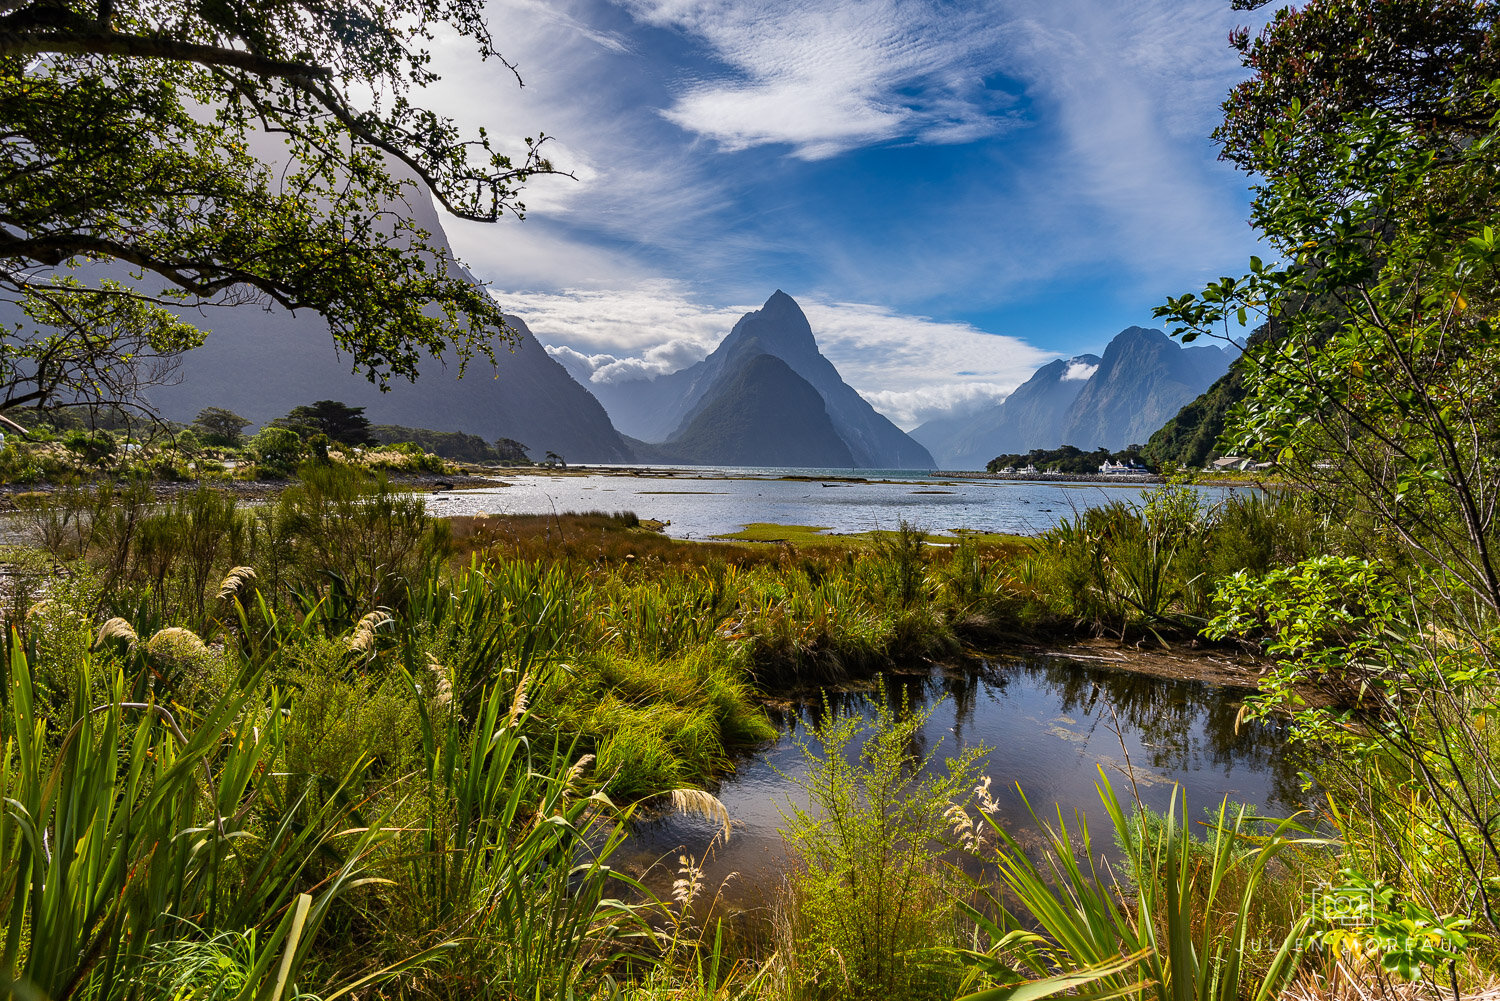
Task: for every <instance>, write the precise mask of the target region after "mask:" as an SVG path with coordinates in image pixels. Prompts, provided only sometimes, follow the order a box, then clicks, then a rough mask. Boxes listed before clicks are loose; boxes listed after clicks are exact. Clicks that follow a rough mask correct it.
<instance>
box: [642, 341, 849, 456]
mask: <svg viewBox="0 0 1500 1001" xmlns="http://www.w3.org/2000/svg"><path fill="white" fill-rule="evenodd" d="M658 448H659V450H660V451H661V452H663V453H665V455H666V456H667V457H668V461H674V462H685V463H724V464H726V465H732V466H827V467H835V468H847V467H849V466H852V465H854V456H853V455H852V454H851V453H850V451H849V446H848V445H846V444H845V443H844V440H843V439H842V438H840V437H839V433H838V431H836V430H835V429H834V426H833V421H832V420H831V419H830V418H829V416H828V409H827V407H825V406H824V404H823V397H822V396H821V395H819V393H818V391H817V390H816V389H814V388H813V386H812V384H811V383H809V382H808V381H807V380H806V379H803V378H802V377H801V376H799V375H798V374H797V373H796V372H794V371H792V368H791V366H790V365H788V364H787V363H786V362H784V361H782V360H781V359H780V358H777V357H776V356H774V355H769V354H757V355H755V356H754V357H752V358H749V359H748V360H746V361H745V363H744V364H742V365H737V366H735V367H734V368H733V369H731V370H730V371H729V372H727V373H726V374H725V377H724V379H722V380H721V381H720V382H719V383H718V384H717V385H716V386H714V387H713V388H712V389H711V390H710V391H709V394H708V395H707V396H705V397H704V398H703V400H702V402H701V404H700V405H699V406H698V408H697V409H695V410H694V411H693V413H692V414H691V415H690V416H689V417H688V419H687V421H686V422H685V423H684V425H683V426H682V428H681V429H680V430H679V431H678V432H677V433H676V434H674V435H673V436H672V437H671V438H669V439H667V441H665V442H663V443H662V444H661V445H660V446H658Z"/></svg>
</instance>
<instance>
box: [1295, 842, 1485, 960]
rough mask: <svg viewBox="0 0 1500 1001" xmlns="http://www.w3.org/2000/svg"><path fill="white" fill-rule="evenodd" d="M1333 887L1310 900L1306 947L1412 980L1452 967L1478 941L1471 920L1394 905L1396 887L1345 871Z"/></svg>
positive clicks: (1411, 903)
mask: <svg viewBox="0 0 1500 1001" xmlns="http://www.w3.org/2000/svg"><path fill="white" fill-rule="evenodd" d="M1339 877H1340V878H1339V880H1338V883H1337V885H1331V886H1325V887H1323V888H1321V889H1320V890H1319V892H1318V894H1317V895H1316V898H1315V900H1314V903H1315V905H1316V906H1315V907H1314V908H1313V911H1312V914H1311V922H1310V927H1309V929H1308V936H1307V944H1308V945H1313V946H1320V947H1322V948H1324V949H1327V950H1329V951H1330V952H1332V953H1333V954H1334V955H1339V956H1344V957H1349V958H1352V959H1353V960H1355V961H1356V962H1363V961H1365V960H1367V959H1369V958H1374V959H1375V960H1376V961H1377V962H1378V963H1379V964H1380V967H1381V969H1383V970H1385V971H1387V972H1390V973H1395V974H1397V975H1398V976H1400V977H1401V979H1403V980H1416V979H1418V978H1419V977H1420V976H1422V973H1423V967H1429V968H1430V967H1436V966H1440V965H1446V964H1448V963H1450V962H1451V961H1452V960H1453V959H1454V958H1455V957H1457V956H1460V955H1462V954H1463V953H1464V952H1466V951H1467V950H1468V948H1469V945H1470V942H1471V940H1472V939H1474V938H1476V937H1481V938H1482V937H1483V936H1474V935H1472V934H1471V933H1468V931H1467V929H1468V928H1469V926H1470V925H1472V924H1473V921H1471V920H1470V919H1469V918H1465V917H1458V916H1456V915H1445V916H1442V917H1438V916H1436V915H1434V914H1432V913H1431V912H1430V911H1428V910H1427V909H1426V908H1424V907H1422V906H1421V905H1420V904H1417V903H1416V902H1414V901H1410V900H1407V901H1403V902H1401V903H1399V904H1398V903H1397V901H1396V890H1395V888H1394V887H1391V886H1386V885H1383V884H1380V883H1374V882H1371V881H1370V880H1368V879H1366V878H1365V877H1363V876H1361V875H1360V874H1359V873H1357V872H1354V871H1353V870H1350V869H1344V870H1342V871H1341V872H1340V873H1339Z"/></svg>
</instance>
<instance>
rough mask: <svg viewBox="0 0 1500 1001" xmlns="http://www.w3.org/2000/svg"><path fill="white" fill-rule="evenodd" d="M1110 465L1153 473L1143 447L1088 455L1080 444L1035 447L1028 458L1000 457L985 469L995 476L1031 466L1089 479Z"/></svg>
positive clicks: (1025, 456) (1039, 469) (1021, 456)
mask: <svg viewBox="0 0 1500 1001" xmlns="http://www.w3.org/2000/svg"><path fill="white" fill-rule="evenodd" d="M1106 462H1120V463H1124V464H1125V465H1127V466H1130V465H1141V471H1142V472H1153V470H1150V469H1147V468H1146V467H1145V466H1144V465H1143V464H1142V453H1141V448H1140V446H1138V445H1132V446H1131V447H1130V448H1127V449H1124V450H1122V451H1119V452H1111V451H1110V450H1109V449H1107V448H1096V449H1094V451H1092V452H1085V451H1084V450H1083V449H1081V448H1079V447H1077V446H1076V445H1061V446H1059V447H1057V448H1034V449H1032V450H1031V451H1030V452H1027V453H1026V454H1025V455H1021V454H1019V453H1016V454H1007V455H997V456H995V457H994V458H993V459H991V460H990V461H989V462H988V463H987V464H986V465H985V468H986V469H988V470H989V471H990V472H992V473H998V472H1000V471H1001V470H1003V469H1024V468H1025V467H1027V466H1035V467H1036V469H1037V471H1038V472H1043V473H1075V474H1078V475H1084V476H1087V475H1093V474H1096V473H1098V472H1099V467H1100V466H1102V465H1104V464H1105V463H1106Z"/></svg>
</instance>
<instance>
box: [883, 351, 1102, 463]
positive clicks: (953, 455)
mask: <svg viewBox="0 0 1500 1001" xmlns="http://www.w3.org/2000/svg"><path fill="white" fill-rule="evenodd" d="M1099 361H1100V358H1099V356H1098V355H1078V356H1076V357H1073V358H1066V359H1059V360H1057V361H1054V362H1048V363H1047V364H1046V365H1043V366H1042V367H1041V368H1039V369H1037V370H1036V372H1034V373H1033V374H1032V376H1031V378H1030V379H1027V380H1026V381H1025V382H1023V383H1022V384H1021V385H1020V386H1018V387H1016V389H1015V390H1014V391H1013V392H1012V393H1011V394H1010V395H1009V396H1007V397H1006V398H1005V399H1004V400H1001V401H1000V402H999V403H998V404H996V405H994V406H991V407H987V408H985V409H984V410H981V411H980V412H979V413H977V414H969V415H966V416H963V417H939V418H936V419H934V420H930V421H928V422H927V423H925V424H923V425H922V426H921V427H918V428H917V429H915V430H914V431H912V432H911V436H912V437H913V438H915V439H916V440H917V441H919V442H921V443H922V444H924V445H926V446H927V448H928V449H929V450H930V451H931V452H932V453H933V454H934V455H936V456H938V457H939V461H940V462H941V463H942V465H943V467H944V468H950V469H983V468H984V464H985V463H987V462H989V461H990V460H991V459H993V458H994V457H995V456H997V455H1003V454H1005V453H1008V452H1025V451H1027V450H1029V449H1032V448H1037V447H1042V446H1040V445H1039V443H1040V442H1043V441H1046V440H1047V439H1048V438H1050V437H1052V436H1054V435H1056V434H1057V433H1058V429H1059V428H1062V427H1064V426H1066V419H1067V413H1068V408H1069V407H1070V406H1072V404H1073V401H1074V400H1075V399H1076V398H1077V397H1078V393H1079V391H1080V390H1081V389H1083V386H1084V383H1085V382H1087V381H1088V376H1089V375H1092V374H1093V372H1094V370H1096V369H1097V368H1098V365H1099ZM1070 373H1081V374H1082V378H1068V377H1067V376H1068V375H1069V374H1070ZM1046 447H1050V446H1046Z"/></svg>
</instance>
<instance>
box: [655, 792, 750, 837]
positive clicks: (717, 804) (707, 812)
mask: <svg viewBox="0 0 1500 1001" xmlns="http://www.w3.org/2000/svg"><path fill="white" fill-rule="evenodd" d="M670 795H671V797H672V809H673V810H676V811H677V812H678V813H686V814H692V815H694V816H698V817H702V818H703V819H704V820H707V821H710V822H712V823H715V824H718V825H719V829H720V832H721V833H722V834H723V835H724V840H725V841H726V842H727V841H728V840H729V834H730V831H731V830H732V829H733V827H734V821H732V820H731V819H730V817H729V808H728V807H726V806H725V805H724V804H723V802H722V801H721V800H720V799H719V797H717V796H715V795H714V794H713V793H710V792H704V791H703V790H702V789H673V790H672V792H671V794H670Z"/></svg>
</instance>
